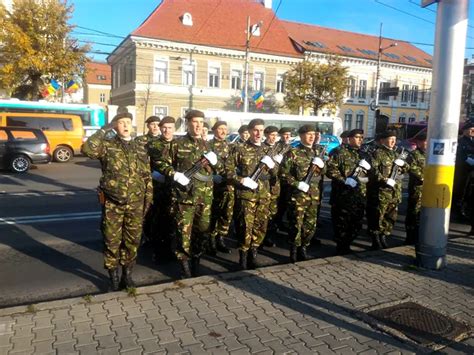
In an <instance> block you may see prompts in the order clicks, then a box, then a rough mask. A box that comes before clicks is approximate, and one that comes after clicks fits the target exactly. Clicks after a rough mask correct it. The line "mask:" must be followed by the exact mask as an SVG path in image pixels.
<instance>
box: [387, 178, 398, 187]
mask: <svg viewBox="0 0 474 355" xmlns="http://www.w3.org/2000/svg"><path fill="white" fill-rule="evenodd" d="M396 183H397V182H396V181H395V180H393V179H387V185H388V186H391V187H395V184H396Z"/></svg>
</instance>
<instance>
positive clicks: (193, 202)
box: [156, 110, 217, 278]
mask: <svg viewBox="0 0 474 355" xmlns="http://www.w3.org/2000/svg"><path fill="white" fill-rule="evenodd" d="M185 119H186V125H187V131H188V133H187V134H186V135H185V136H183V137H180V138H178V139H175V140H173V142H172V143H171V146H170V149H169V151H165V152H163V155H162V157H161V158H160V159H159V160H158V161H157V162H156V167H157V169H158V172H159V173H161V174H163V175H165V176H167V177H169V178H171V179H172V180H173V181H174V182H176V184H175V185H174V188H173V197H174V198H176V203H177V206H176V221H177V229H176V239H177V249H176V257H177V259H178V260H179V263H180V266H181V274H182V277H183V278H188V277H191V276H197V275H198V274H199V264H200V258H201V255H202V253H203V251H204V250H205V247H206V246H207V243H208V233H209V222H210V216H211V204H212V167H211V166H210V165H206V164H204V165H203V166H200V164H198V165H196V163H197V162H198V161H200V160H201V159H203V157H204V156H205V157H207V161H209V162H211V165H214V164H215V163H217V157H216V155H215V154H214V153H212V151H211V150H210V147H209V144H208V143H207V142H206V141H205V140H203V139H202V127H203V123H204V113H203V112H201V111H198V110H191V111H189V112H187V113H186V117H185ZM195 166H200V168H199V170H198V171H197V173H196V174H193V175H192V176H191V175H189V176H190V178H188V176H187V175H186V174H187V173H189V169H191V168H193V167H195ZM191 180H192V181H191ZM163 223H168V222H167V221H163Z"/></svg>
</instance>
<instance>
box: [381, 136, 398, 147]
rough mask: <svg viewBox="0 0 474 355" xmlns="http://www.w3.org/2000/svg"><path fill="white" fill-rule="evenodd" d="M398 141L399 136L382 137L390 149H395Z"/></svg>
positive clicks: (384, 143) (383, 142)
mask: <svg viewBox="0 0 474 355" xmlns="http://www.w3.org/2000/svg"><path fill="white" fill-rule="evenodd" d="M396 143H397V137H387V138H384V139H382V144H383V145H384V146H386V147H388V148H390V149H393V147H395V144H396Z"/></svg>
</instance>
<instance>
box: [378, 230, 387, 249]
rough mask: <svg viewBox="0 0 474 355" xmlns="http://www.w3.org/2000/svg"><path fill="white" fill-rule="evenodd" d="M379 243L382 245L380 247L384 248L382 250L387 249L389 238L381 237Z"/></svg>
mask: <svg viewBox="0 0 474 355" xmlns="http://www.w3.org/2000/svg"><path fill="white" fill-rule="evenodd" d="M379 243H380V246H381V247H382V249H386V248H387V247H388V244H387V236H386V235H383V234H382V235H380V236H379Z"/></svg>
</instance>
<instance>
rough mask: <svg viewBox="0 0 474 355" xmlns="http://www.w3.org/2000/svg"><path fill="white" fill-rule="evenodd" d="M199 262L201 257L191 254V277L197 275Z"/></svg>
mask: <svg viewBox="0 0 474 355" xmlns="http://www.w3.org/2000/svg"><path fill="white" fill-rule="evenodd" d="M200 263H201V258H200V257H199V256H193V257H192V258H191V275H192V277H196V276H199V264H200Z"/></svg>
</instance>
